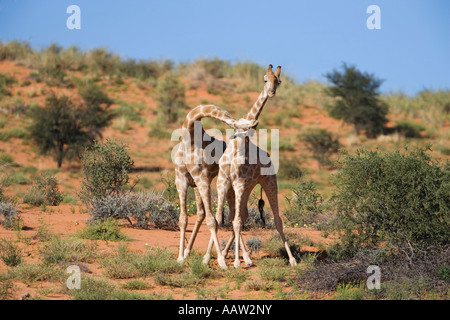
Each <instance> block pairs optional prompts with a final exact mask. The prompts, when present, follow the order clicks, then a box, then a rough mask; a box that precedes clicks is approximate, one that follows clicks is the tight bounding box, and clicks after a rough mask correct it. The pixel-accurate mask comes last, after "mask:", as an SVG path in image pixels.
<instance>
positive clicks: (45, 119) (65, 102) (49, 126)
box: [29, 84, 112, 168]
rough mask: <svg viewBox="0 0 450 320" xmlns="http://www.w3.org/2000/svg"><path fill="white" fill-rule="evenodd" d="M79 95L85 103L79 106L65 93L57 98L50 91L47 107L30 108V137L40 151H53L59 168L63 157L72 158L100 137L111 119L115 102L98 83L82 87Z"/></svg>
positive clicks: (49, 152)
mask: <svg viewBox="0 0 450 320" xmlns="http://www.w3.org/2000/svg"><path fill="white" fill-rule="evenodd" d="M80 95H81V96H82V98H83V103H82V104H81V105H76V104H75V103H74V102H72V101H71V100H70V99H69V98H68V97H67V96H65V95H63V96H61V97H57V96H56V95H55V94H54V93H51V94H50V95H49V96H48V97H47V100H46V103H45V106H44V107H35V108H33V109H32V110H31V114H30V115H31V118H32V119H33V123H32V125H31V126H30V128H29V131H30V136H31V139H32V140H33V141H34V142H35V143H36V144H37V145H38V147H39V151H40V153H41V154H45V155H46V154H53V156H54V157H55V160H56V161H57V163H58V168H60V167H61V165H62V162H63V160H64V158H73V157H74V156H76V155H78V154H79V153H80V151H81V149H82V148H84V147H85V146H86V145H88V144H90V143H92V142H93V140H94V139H96V138H98V137H101V129H102V128H104V127H106V126H107V125H108V124H109V123H110V121H111V119H112V113H111V112H110V111H109V110H107V109H108V107H109V106H110V105H111V104H112V101H111V100H110V99H109V98H108V96H107V95H106V94H105V93H104V92H103V91H101V90H100V89H99V88H98V87H97V86H95V85H93V84H91V85H88V86H86V87H83V88H82V89H81V90H80Z"/></svg>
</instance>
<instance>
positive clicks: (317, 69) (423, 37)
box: [0, 0, 450, 94]
mask: <svg viewBox="0 0 450 320" xmlns="http://www.w3.org/2000/svg"><path fill="white" fill-rule="evenodd" d="M71 4H76V5H78V6H79V7H80V9H81V30H69V29H68V28H67V27H66V20H67V18H68V17H69V14H67V13H66V9H67V7H68V6H69V5H71ZM372 4H375V5H378V6H379V7H380V10H381V29H380V30H369V29H368V28H367V27H366V20H367V18H368V17H369V16H370V14H367V13H366V9H367V7H368V6H369V5H372ZM449 14H450V1H448V0H429V1H426V0H339V1H338V0H315V1H312V0H310V1H303V0H291V1H284V0H278V1H267V0H258V1H257V0H239V1H235V0H227V1H215V0H189V1H188V0H184V1H181V0H164V1H163V0H159V1H156V0H146V1H140V0H129V1H124V0H121V1H111V0H109V1H108V0H84V1H77V0H69V1H66V0H40V1H33V0H0V40H1V41H3V42H7V41H11V40H16V39H18V40H25V41H29V42H30V43H31V45H32V46H33V47H36V48H42V47H45V46H48V45H50V44H51V43H52V42H57V43H59V44H60V45H62V46H64V47H68V46H70V45H76V46H78V47H80V48H81V49H83V50H87V49H92V48H95V47H106V48H107V49H108V50H111V51H114V52H116V53H117V54H119V55H121V56H123V57H124V58H136V59H140V58H143V59H166V58H170V59H173V60H174V61H175V62H180V61H193V60H195V59H197V58H214V57H219V58H221V59H227V60H231V61H232V62H236V61H247V60H251V61H254V62H257V63H259V64H261V65H264V66H265V65H268V64H270V63H271V64H273V65H281V66H283V72H285V73H287V74H289V75H290V76H292V77H293V78H295V79H296V80H297V81H298V82H302V81H305V80H310V79H315V80H319V81H326V79H325V77H324V75H325V74H326V73H327V72H330V71H332V70H333V69H335V68H339V67H340V66H341V65H342V62H346V63H348V64H355V65H356V66H357V67H358V68H359V69H360V70H362V71H367V72H370V73H374V74H375V75H376V76H377V77H379V78H381V79H384V80H385V82H384V83H383V85H382V88H381V89H382V91H384V92H389V91H403V92H405V93H407V94H415V93H416V92H418V91H420V90H423V89H425V88H427V89H435V90H437V89H450V19H449Z"/></svg>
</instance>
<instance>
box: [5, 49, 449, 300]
mask: <svg viewBox="0 0 450 320" xmlns="http://www.w3.org/2000/svg"><path fill="white" fill-rule="evenodd" d="M5 59H6V60H10V61H2V60H5ZM11 61H13V62H14V63H11ZM0 64H1V65H2V67H4V68H3V69H2V73H0V99H1V105H0V142H1V143H0V168H1V169H0V178H1V179H0V223H1V224H2V225H1V226H0V229H1V230H0V231H1V232H2V235H3V234H6V237H5V238H4V239H1V240H0V259H1V260H0V264H1V265H2V266H4V268H3V269H4V270H2V271H1V272H0V299H18V298H21V296H20V295H21V294H23V292H22V290H21V288H23V286H24V285H23V284H21V283H20V282H23V283H25V284H26V286H27V288H30V289H29V290H30V291H29V293H31V295H30V294H28V295H23V296H22V298H24V299H45V298H47V297H49V298H50V297H51V298H55V295H53V294H56V295H58V296H61V297H63V298H71V299H121V300H125V299H134V300H137V299H167V298H169V299H170V298H177V299H178V298H180V297H181V298H183V299H185V298H192V297H194V298H197V299H217V298H220V299H235V298H239V299H247V298H248V299H309V298H313V299H339V300H346V299H350V300H358V299H448V297H449V294H450V292H449V291H448V283H449V281H450V280H449V279H450V268H449V266H450V255H449V247H448V239H449V238H450V236H449V234H448V232H447V231H448V230H449V229H450V228H449V221H448V212H449V208H448V205H447V204H448V203H450V201H449V199H448V194H449V193H450V191H449V190H448V183H446V182H447V181H448V180H449V177H448V163H447V162H446V159H448V158H449V155H450V151H449V150H450V149H449V148H448V145H449V143H448V140H449V137H450V136H449V134H448V132H447V131H448V130H446V129H447V128H448V121H449V120H450V118H449V114H450V96H449V90H436V91H433V90H423V91H422V92H419V93H417V94H415V95H406V94H403V93H401V92H395V93H389V94H383V95H381V94H380V93H379V91H378V89H379V84H381V81H380V80H379V79H376V78H375V77H374V75H372V74H367V73H362V72H360V71H358V70H357V69H356V67H352V66H347V65H344V68H343V69H341V70H338V71H334V72H330V73H329V75H328V76H329V79H328V80H329V84H326V83H320V82H317V81H307V82H303V83H296V81H294V80H293V78H291V77H290V76H289V75H288V73H289V70H286V72H285V71H283V74H282V81H283V83H282V86H281V87H280V88H279V90H278V92H277V95H276V96H275V97H273V98H271V99H270V101H269V104H270V106H269V107H268V108H266V109H265V111H264V112H263V114H262V116H261V117H260V123H259V126H260V127H261V128H274V127H279V128H280V129H281V130H280V144H279V146H280V150H279V151H280V154H279V163H280V168H279V169H280V170H279V172H278V183H279V190H280V193H279V200H280V204H279V205H280V211H281V212H282V213H283V222H284V225H285V227H288V228H287V230H286V232H285V233H286V236H287V238H288V242H289V245H290V246H291V250H292V252H293V254H294V256H295V258H296V259H297V262H298V266H297V267H296V268H291V267H289V266H288V262H287V261H286V252H285V248H284V244H283V243H282V242H281V239H280V237H279V235H278V233H277V232H276V231H274V230H272V231H273V234H269V235H267V232H269V233H270V232H272V231H270V230H271V229H273V227H274V226H273V220H272V218H271V213H270V210H269V208H268V204H267V203H266V208H267V211H264V212H263V216H262V217H263V219H264V220H265V224H264V223H263V219H261V215H260V213H259V211H258V210H257V209H256V202H257V200H258V198H259V197H258V196H255V194H258V195H259V192H256V191H259V189H258V188H256V191H255V192H254V194H252V195H251V197H250V201H249V207H248V211H249V218H248V220H247V221H246V224H245V225H244V229H245V230H246V233H247V236H246V237H245V239H244V241H246V245H247V247H248V249H249V250H250V251H251V254H252V261H253V262H254V264H255V267H252V268H240V269H234V268H232V266H231V265H230V263H229V262H230V260H227V263H228V266H229V269H228V270H226V271H222V270H219V268H218V266H217V264H216V263H215V261H214V259H212V260H211V263H210V264H209V265H207V266H206V265H203V264H202V256H201V255H200V253H199V252H196V251H195V250H193V251H192V252H191V256H190V257H188V258H187V259H186V260H185V262H184V264H179V263H178V262H177V261H176V253H175V251H177V250H176V249H177V248H176V246H177V245H178V243H179V240H180V239H179V238H178V237H179V234H178V233H177V232H176V231H177V230H178V214H179V205H178V193H177V190H176V187H175V184H174V181H175V180H174V176H173V168H172V166H171V164H170V162H168V161H170V160H169V159H170V151H169V150H170V149H171V144H170V143H169V140H170V132H171V131H172V130H173V129H174V128H175V127H177V126H179V124H180V121H182V118H183V116H184V114H185V112H186V111H187V110H185V107H186V106H187V105H186V100H188V102H189V107H193V106H195V105H198V104H208V103H213V104H217V105H221V106H222V107H224V108H225V109H227V110H229V111H230V112H231V113H232V114H233V115H235V116H239V115H241V114H242V112H244V111H245V110H244V109H245V108H244V109H242V108H243V106H245V105H246V106H250V105H251V103H252V102H253V101H254V100H253V99H254V97H256V96H257V94H258V92H260V90H261V89H262V86H263V76H264V74H265V72H266V66H260V65H258V64H255V63H253V62H231V61H227V60H221V59H219V58H215V59H199V60H197V61H193V62H185V63H179V64H177V65H174V63H173V62H171V61H170V60H160V61H153V60H139V61H138V60H133V59H122V58H121V57H120V56H118V55H117V54H115V53H113V52H110V51H108V50H107V49H105V48H97V49H92V50H89V51H82V50H80V49H79V48H77V47H69V48H62V47H60V46H58V45H57V44H54V45H51V46H49V47H46V48H42V49H39V50H38V49H32V48H31V47H30V45H29V44H28V43H26V42H18V41H15V42H10V43H1V42H0ZM10 70H11V71H10ZM283 70H284V69H283ZM334 80H339V81H336V83H335V81H334ZM341 80H342V81H341ZM359 80H361V81H360V83H357V85H355V86H354V87H352V88H349V86H348V84H352V83H353V84H355V83H356V82H358V81H359ZM183 83H184V85H182V84H183ZM350 87H351V86H350ZM185 89H188V90H189V91H188V94H187V95H186V96H184V94H185ZM45 98H47V100H45ZM352 98H355V99H354V101H353V100H352ZM356 98H357V99H356ZM49 100H50V102H49ZM44 101H45V102H44ZM167 101H171V102H174V101H175V102H177V103H173V104H171V103H166V102H167ZM355 101H356V102H355ZM353 102H354V103H353ZM55 105H56V106H55ZM51 107H52V109H54V110H56V111H55V113H58V115H60V116H61V117H60V118H59V120H58V121H56V122H55V121H54V122H52V123H51V125H50V122H51V121H50V120H49V119H44V120H46V121H47V120H48V121H47V122H45V123H46V125H45V126H44V125H42V127H40V129H37V130H39V131H41V133H42V135H44V136H45V137H52V138H55V140H54V141H57V140H56V138H58V139H59V138H60V137H61V135H62V133H63V132H70V130H69V129H70V128H75V129H77V130H81V129H80V128H82V125H83V126H84V127H83V128H84V129H83V130H84V131H83V130H81V131H83V132H82V133H80V136H79V137H78V139H80V140H73V141H72V140H71V141H72V142H71V144H65V145H64V148H63V152H65V153H64V156H63V157H62V159H63V160H61V162H64V163H65V164H66V165H64V167H62V168H61V169H57V168H56V169H48V158H47V157H45V156H42V155H41V154H42V153H44V152H42V150H41V147H40V146H39V144H38V143H37V141H36V139H35V138H34V136H36V134H34V133H32V132H31V131H30V130H29V128H30V127H32V126H34V125H35V122H36V121H37V120H39V115H38V113H40V111H46V112H47V111H48V110H49V109H50V108H51ZM166 107H169V109H167V108H166ZM338 107H339V108H338ZM387 107H389V109H388V108H387ZM327 111H329V112H330V113H329V114H331V115H333V116H336V117H337V118H338V119H342V120H344V122H345V123H341V122H340V121H336V120H334V119H330V118H329V117H327ZM347 111H349V112H347ZM387 112H389V113H387ZM49 114H50V115H51V113H46V115H45V116H42V118H43V117H47V118H49ZM84 116H86V119H85V120H82V118H83V117H84ZM63 118H64V119H63ZM387 119H389V122H386V121H385V120H387ZM71 120H74V121H73V122H74V123H75V125H74V127H70V126H69V124H68V123H69V122H70V121H71ZM111 120H114V121H111ZM55 123H57V124H58V128H59V129H58V130H54V131H53V133H51V134H50V133H49V134H48V135H46V134H44V133H43V132H45V130H44V127H47V128H45V129H48V128H50V127H53V128H54V129H55V128H56V127H55V126H54V124H55ZM177 123H178V124H177ZM30 124H31V126H29V125H30ZM66 124H67V127H64V128H66V129H67V128H69V129H67V130H66V129H64V128H63V126H65V125H66ZM103 124H104V125H103ZM348 124H350V125H352V126H353V129H355V131H358V132H359V135H355V133H354V132H353V131H352V130H351V129H352V128H351V127H349V126H348ZM204 125H205V127H208V126H214V127H216V128H219V129H221V130H222V131H223V130H224V129H225V128H226V125H219V127H217V124H216V123H215V122H214V120H210V119H209V120H208V119H205V122H204ZM310 128H315V129H314V130H312V131H309V129H310ZM63 129H64V130H63ZM110 129H114V130H110ZM337 132H338V134H336V133H337ZM47 133H48V132H47ZM102 133H103V134H104V135H105V137H106V138H110V139H111V140H108V139H105V140H104V141H102ZM143 133H144V134H143ZM333 133H334V134H333ZM364 134H365V135H367V137H366V136H365V135H364ZM69 135H71V137H75V136H76V135H75V134H74V131H71V133H70V134H69ZM377 135H379V136H378V138H377V139H371V138H373V137H375V136H377ZM85 137H88V138H87V140H85V141H84V142H83V141H81V140H83V139H84V138H85ZM113 137H114V138H116V139H117V137H120V139H122V140H120V141H119V140H112V138H113ZM338 138H339V139H338ZM74 139H75V138H74ZM93 139H96V142H94V141H93ZM338 140H339V141H340V142H341V143H342V145H341V144H339V143H338ZM166 142H167V143H166ZM78 143H79V144H78ZM429 143H431V144H432V148H431V150H429V151H425V150H424V149H423V146H425V145H427V144H429ZM54 145H57V143H56V142H53V143H50V142H49V143H48V146H54ZM269 145H270V144H269ZM343 146H345V150H342V153H340V154H337V150H338V149H344V148H343ZM408 146H409V149H408V150H405V151H403V149H402V148H403V147H408ZM411 146H418V148H419V149H418V150H414V151H409V150H411ZM72 147H73V148H72ZM356 148H360V149H361V150H359V151H355V149H356ZM83 150H85V152H84V153H83V152H82V151H83ZM369 150H375V151H369ZM397 150H401V151H397ZM420 150H422V151H423V152H422V151H420ZM47 151H48V152H47V153H46V155H48V156H53V157H54V158H55V160H56V161H57V162H58V158H59V156H58V152H57V151H58V150H57V149H55V148H53V149H48V150H47ZM129 151H130V152H129ZM78 156H81V165H82V167H80V163H79V162H78V161H76V160H77V159H78ZM311 158H313V159H316V160H318V161H319V167H318V168H317V166H316V165H315V161H310V159H311ZM439 159H442V160H439ZM67 160H75V161H71V162H69V161H67ZM331 161H333V162H331ZM134 163H136V166H134ZM330 164H332V165H330ZM167 172H170V173H169V174H167ZM55 175H56V176H57V177H58V182H59V183H60V184H58V182H57V181H56V180H55V178H54V176H55ZM158 177H162V178H160V179H158ZM313 181H314V182H313ZM331 181H333V182H334V184H332V183H331ZM79 182H81V183H83V186H82V187H81V190H80V188H79ZM212 186H213V190H212V195H211V198H212V209H213V211H215V210H216V208H215V206H216V205H217V202H216V201H215V199H216V192H215V191H216V190H215V189H214V187H215V185H214V183H213V185H212ZM144 189H145V192H142V190H144ZM61 191H64V195H63V194H62V193H61ZM77 194H78V195H79V196H80V197H81V198H82V199H83V203H84V204H85V205H86V206H87V208H86V209H87V211H86V209H85V208H84V206H82V205H81V203H80V202H78V203H77V202H76V201H74V196H75V195H77ZM22 199H23V200H24V202H26V203H27V204H28V205H27V204H19V202H20V201H21V200H22ZM61 200H63V202H62V203H63V204H62V205H59V206H58V207H48V206H50V205H58V204H60V202H61ZM32 206H33V207H32ZM35 206H40V207H35ZM187 209H188V214H189V215H192V214H195V213H196V211H197V202H196V199H195V195H194V192H193V189H192V188H190V189H189V192H188V201H187ZM19 210H20V217H19ZM69 211H70V212H69ZM87 212H88V213H89V215H90V217H91V219H89V220H88V221H86V219H85V218H86V215H85V213H87ZM37 215H39V218H37V220H36V216H37ZM228 215H229V212H228V206H227V205H226V207H225V212H224V220H225V221H224V225H223V227H224V228H223V229H225V232H226V233H230V230H231V229H230V227H231V222H230V221H229V218H228ZM60 217H61V219H60ZM22 219H23V220H22ZM66 219H68V220H67V221H66ZM194 220H195V217H190V223H192V222H193V221H194ZM36 221H38V223H36ZM55 221H56V223H55ZM86 222H87V223H86ZM85 223H86V225H84V224H85ZM63 228H64V229H63ZM125 228H127V229H125ZM133 228H139V229H145V230H134V229H133ZM156 228H161V229H165V230H171V231H174V232H167V231H164V232H161V234H164V235H170V237H171V241H175V242H171V244H170V245H169V246H168V247H166V243H165V242H163V240H161V239H159V238H158V239H156V240H155V237H157V236H156V235H158V233H159V231H157V230H154V229H156ZM124 229H125V230H124ZM225 232H222V231H220V233H219V238H220V240H221V245H223V243H224V242H225V241H224V239H226V237H225V236H224V234H225ZM319 232H323V233H322V234H319ZM61 233H63V235H62V234H61ZM67 233H69V234H67ZM306 233H307V234H308V236H306V235H305V234H306ZM125 234H126V235H127V236H125ZM310 234H311V235H310ZM147 235H148V238H147ZM220 235H222V236H223V237H222V236H220ZM14 237H16V238H14ZM316 237H325V238H326V237H328V239H324V238H321V239H320V240H317V239H316ZM174 239H175V240H174ZM263 239H267V240H263ZM312 239H313V240H314V241H312ZM322 240H323V243H322ZM147 241H148V243H147ZM164 241H165V240H164ZM197 241H199V240H197ZM333 241H334V243H333ZM158 245H160V246H161V245H162V246H164V247H159V246H158ZM201 253H203V251H201ZM233 255H234V252H230V256H233ZM229 258H230V257H229ZM68 265H77V266H79V267H80V269H81V272H82V276H81V279H82V285H81V289H80V290H68V289H67V288H66V286H65V280H66V279H67V277H68V274H66V273H65V270H64V269H65V268H66V267H67V266H68ZM368 265H378V266H380V267H381V270H382V283H381V288H380V289H377V290H368V289H367V288H366V286H365V281H366V280H367V277H368V276H369V274H368V273H367V266H368ZM106 279H107V280H106ZM138 290H139V291H140V292H137V291H138ZM143 290H145V291H143ZM27 291H28V289H27ZM135 291H136V292H135ZM150 291H152V292H153V293H148V292H150Z"/></svg>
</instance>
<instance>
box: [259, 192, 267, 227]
mask: <svg viewBox="0 0 450 320" xmlns="http://www.w3.org/2000/svg"><path fill="white" fill-rule="evenodd" d="M262 190H263V189H262V187H261V198H260V199H259V201H258V211H259V217H260V219H261V221H262V223H263V226H264V227H265V226H266V219H264V200H263V198H262Z"/></svg>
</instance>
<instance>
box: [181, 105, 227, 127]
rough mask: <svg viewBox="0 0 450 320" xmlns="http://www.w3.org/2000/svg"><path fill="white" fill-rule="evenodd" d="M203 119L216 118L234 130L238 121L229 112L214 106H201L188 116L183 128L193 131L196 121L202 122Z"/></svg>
mask: <svg viewBox="0 0 450 320" xmlns="http://www.w3.org/2000/svg"><path fill="white" fill-rule="evenodd" d="M202 118H214V119H217V120H220V121H222V122H224V123H226V124H227V125H229V126H230V127H232V128H234V126H235V123H236V120H235V119H234V118H233V117H232V116H231V115H230V114H229V113H228V112H227V111H225V110H223V109H221V108H219V107H216V106H214V105H206V106H203V105H200V106H198V107H196V108H194V109H192V110H191V111H190V112H189V113H188V114H187V116H186V120H185V121H184V123H183V127H184V128H186V129H188V130H189V131H192V130H194V124H195V123H196V121H200V120H201V119H202Z"/></svg>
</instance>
